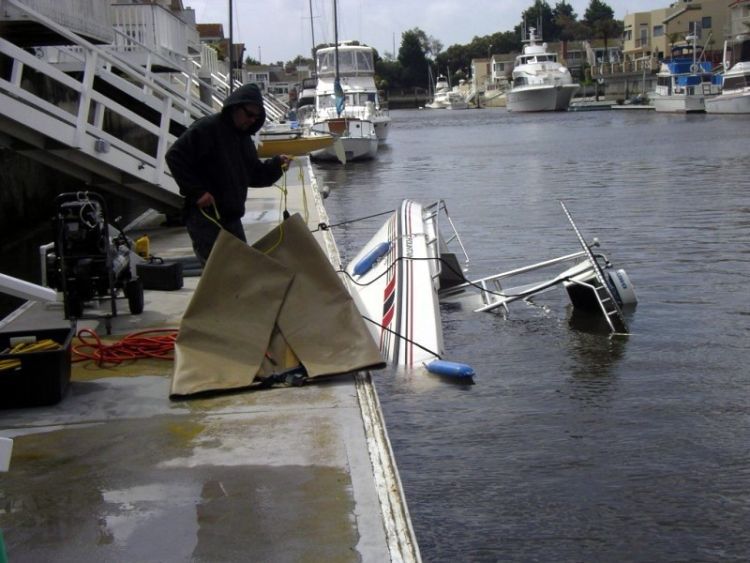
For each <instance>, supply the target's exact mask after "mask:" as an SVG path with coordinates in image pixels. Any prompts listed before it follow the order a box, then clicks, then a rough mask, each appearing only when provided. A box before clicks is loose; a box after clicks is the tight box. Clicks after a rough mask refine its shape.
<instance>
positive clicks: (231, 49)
mask: <svg viewBox="0 0 750 563" xmlns="http://www.w3.org/2000/svg"><path fill="white" fill-rule="evenodd" d="M232 1H233V0H229V93H230V94H231V93H232V90H234V77H233V76H232V75H233V73H234V47H233V46H232V43H233V41H234V40H233V37H234V36H233V35H232V28H233V27H234V26H233V25H232Z"/></svg>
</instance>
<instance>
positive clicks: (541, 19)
mask: <svg viewBox="0 0 750 563" xmlns="http://www.w3.org/2000/svg"><path fill="white" fill-rule="evenodd" d="M530 27H533V28H535V29H536V35H537V37H541V38H542V39H544V40H545V41H557V29H556V27H555V23H554V21H553V16H552V8H550V6H549V4H547V1H546V0H536V1H535V2H534V5H533V6H531V7H529V8H526V10H524V11H523V13H521V23H520V24H518V25H517V26H516V27H515V32H516V35H517V36H518V37H520V38H521V41H524V40H526V39H528V30H529V28H530Z"/></svg>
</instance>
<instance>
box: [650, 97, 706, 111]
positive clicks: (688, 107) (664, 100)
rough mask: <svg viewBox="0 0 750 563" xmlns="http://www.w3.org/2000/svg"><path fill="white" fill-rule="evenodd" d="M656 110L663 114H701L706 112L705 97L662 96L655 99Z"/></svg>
mask: <svg viewBox="0 0 750 563" xmlns="http://www.w3.org/2000/svg"><path fill="white" fill-rule="evenodd" d="M654 109H655V110H656V111H659V112H663V113H699V112H702V111H706V103H705V97H704V96H662V95H658V94H657V95H656V96H655V97H654Z"/></svg>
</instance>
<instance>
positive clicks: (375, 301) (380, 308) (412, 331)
mask: <svg viewBox="0 0 750 563" xmlns="http://www.w3.org/2000/svg"><path fill="white" fill-rule="evenodd" d="M435 240H436V238H435V232H434V223H432V221H430V220H427V221H426V220H425V219H424V218H423V209H422V206H421V205H420V204H418V203H416V202H414V201H411V200H404V201H403V202H402V203H401V206H400V208H399V210H398V211H396V212H395V213H394V214H393V215H392V216H391V217H390V218H389V219H388V221H386V223H385V224H384V225H383V226H382V227H381V228H380V230H379V231H378V232H377V233H376V234H375V236H374V237H373V238H372V239H371V240H370V242H368V244H366V245H365V247H364V248H363V249H362V250H361V251H360V252H359V254H357V256H355V257H354V259H353V260H352V261H351V263H350V264H349V265H348V266H347V268H346V271H347V273H348V274H349V275H350V276H351V277H352V278H353V280H354V282H355V283H354V284H352V288H353V291H352V293H353V297H354V301H355V303H357V306H358V307H359V310H360V312H361V313H362V315H363V316H364V317H365V319H366V320H367V319H369V320H367V323H368V325H369V327H370V332H371V333H372V336H373V338H374V339H375V342H376V343H377V345H378V346H379V347H380V351H381V352H382V354H383V357H384V359H386V360H387V361H389V362H391V363H393V364H394V365H399V366H403V367H407V368H413V367H419V366H421V365H422V364H423V363H425V362H430V361H432V360H434V359H436V358H437V357H439V356H440V355H442V353H443V330H442V326H441V320H440V307H439V302H438V296H437V285H438V281H437V280H438V273H437V267H438V264H437V260H436V259H435V258H436V255H435V253H436V252H437V244H434V243H433V244H428V241H435ZM383 243H387V245H389V249H388V250H387V252H386V253H385V254H383V255H382V256H380V257H379V259H377V261H375V262H374V264H373V265H372V267H371V268H370V269H368V270H367V271H365V272H364V273H362V274H361V275H355V271H356V270H357V268H358V266H360V267H361V265H362V264H366V263H367V257H368V256H371V255H372V254H371V253H372V252H373V250H374V249H376V248H378V247H379V246H380V245H382V244H383Z"/></svg>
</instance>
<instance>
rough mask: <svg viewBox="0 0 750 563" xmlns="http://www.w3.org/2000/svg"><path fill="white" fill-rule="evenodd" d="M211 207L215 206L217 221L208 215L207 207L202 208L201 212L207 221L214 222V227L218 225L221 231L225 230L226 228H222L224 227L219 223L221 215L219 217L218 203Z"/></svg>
mask: <svg viewBox="0 0 750 563" xmlns="http://www.w3.org/2000/svg"><path fill="white" fill-rule="evenodd" d="M211 205H212V206H213V208H214V213H216V219H214V218H213V217H211V216H210V215H209V214H208V213H206V208H205V207H201V208H200V210H201V213H203V216H204V217H205V218H206V219H208V220H209V221H211V222H212V223H213V224H214V225H216V226H217V227H219V229H223V228H224V227H222V226H221V223H219V221H221V215H219V209H218V207H216V203H212V204H211Z"/></svg>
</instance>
